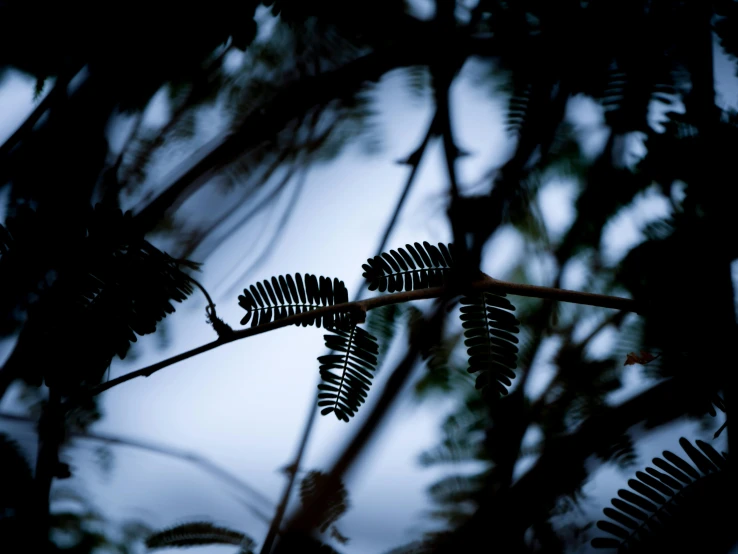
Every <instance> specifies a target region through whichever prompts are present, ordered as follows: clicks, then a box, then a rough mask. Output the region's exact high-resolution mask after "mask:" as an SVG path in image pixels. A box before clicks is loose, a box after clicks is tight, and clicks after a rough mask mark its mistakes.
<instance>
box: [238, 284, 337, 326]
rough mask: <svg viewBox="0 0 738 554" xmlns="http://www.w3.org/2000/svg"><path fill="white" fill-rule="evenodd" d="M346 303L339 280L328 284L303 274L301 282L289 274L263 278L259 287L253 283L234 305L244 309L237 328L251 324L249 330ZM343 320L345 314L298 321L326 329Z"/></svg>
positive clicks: (305, 324)
mask: <svg viewBox="0 0 738 554" xmlns="http://www.w3.org/2000/svg"><path fill="white" fill-rule="evenodd" d="M346 302H348V291H347V290H346V286H345V285H344V284H343V281H339V280H338V279H333V280H332V281H331V279H329V278H327V277H322V276H321V277H319V278H318V277H316V276H315V275H311V274H310V273H306V274H305V279H304V281H303V278H302V276H301V275H300V274H299V273H296V274H295V278H294V279H293V278H292V275H286V276H282V275H280V276H279V277H278V278H277V277H272V278H271V282H270V281H268V280H266V279H265V280H264V281H263V284H262V283H256V285H255V286H254V285H251V286H250V287H249V288H247V289H244V290H243V294H242V295H241V296H239V297H238V305H239V306H241V307H242V308H243V309H244V310H246V315H245V316H243V318H242V319H241V325H246V324H247V323H248V322H249V321H251V326H252V327H256V326H257V325H263V324H265V323H269V322H270V321H272V320H275V321H276V320H278V319H283V318H285V317H288V316H291V315H295V314H301V313H304V312H310V311H313V310H317V309H318V308H320V307H325V306H334V305H336V304H343V303H346ZM347 321H348V319H347V316H346V315H345V314H340V313H339V314H327V315H324V316H321V315H317V316H316V317H315V319H310V320H305V321H304V322H302V326H303V327H307V326H308V325H315V326H316V327H320V325H321V323H322V324H323V327H325V328H326V329H332V328H333V327H339V328H343V327H345V326H346V324H347Z"/></svg>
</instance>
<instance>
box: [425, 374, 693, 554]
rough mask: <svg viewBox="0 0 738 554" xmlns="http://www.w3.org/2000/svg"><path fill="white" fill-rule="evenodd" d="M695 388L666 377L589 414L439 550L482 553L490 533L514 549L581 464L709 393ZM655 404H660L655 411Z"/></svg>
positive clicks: (565, 488)
mask: <svg viewBox="0 0 738 554" xmlns="http://www.w3.org/2000/svg"><path fill="white" fill-rule="evenodd" d="M696 392H704V391H703V390H702V386H701V384H700V383H698V382H695V381H694V379H680V378H672V379H667V380H664V381H662V382H661V383H659V384H657V385H655V386H654V387H652V388H650V389H648V390H646V391H644V392H643V393H641V394H639V395H638V396H636V397H634V398H632V399H630V400H628V401H626V402H624V403H622V404H620V405H618V406H615V407H613V408H609V409H607V410H606V411H604V412H602V413H601V414H599V415H596V416H593V417H591V418H589V419H588V420H587V421H585V422H584V423H583V424H582V425H581V426H580V428H579V429H578V430H576V431H575V432H573V433H570V434H567V435H564V436H562V437H558V438H553V439H552V440H551V441H550V443H549V444H547V445H546V447H545V449H544V451H543V453H542V454H541V456H540V458H539V459H538V461H537V462H536V464H535V465H534V466H533V467H532V468H531V469H530V470H529V471H528V472H527V473H525V474H524V475H523V476H522V477H520V479H519V480H518V481H517V482H516V483H515V484H514V485H513V486H512V487H511V488H509V489H507V490H505V491H502V492H501V493H500V494H496V495H494V496H488V497H487V498H486V500H485V501H484V503H483V504H482V506H481V507H480V508H479V510H477V512H476V513H475V514H474V515H473V516H472V517H471V518H470V520H469V521H467V522H466V523H465V524H463V525H462V526H461V527H460V528H459V529H458V530H457V531H456V532H454V533H452V534H451V535H450V536H449V541H448V542H447V543H445V544H443V545H441V546H440V547H439V548H438V549H437V550H435V551H434V552H436V553H437V554H441V553H446V552H448V553H451V552H480V551H481V550H480V548H479V544H478V541H479V537H482V536H490V534H491V535H492V536H495V537H496V541H497V544H498V545H499V546H500V548H501V550H503V551H508V550H510V546H511V545H513V544H516V542H515V541H516V540H518V539H519V538H520V537H521V536H522V535H523V533H524V531H525V529H526V528H527V527H528V526H530V524H531V523H532V522H534V521H537V520H538V518H540V517H546V514H548V513H549V510H550V509H551V508H552V506H553V503H554V502H555V500H556V498H558V497H560V496H561V495H564V494H567V493H568V492H569V491H570V490H571V486H572V485H573V484H574V483H579V482H580V480H581V474H580V472H581V469H582V466H583V464H584V462H585V461H586V459H587V458H588V457H589V456H590V455H591V453H592V452H593V451H596V450H597V449H598V448H600V447H602V446H605V445H608V444H611V442H612V441H613V440H614V439H615V438H616V437H618V436H620V435H622V433H624V432H625V431H626V430H627V429H628V428H630V427H632V426H633V425H636V424H638V423H641V422H644V421H645V422H646V427H647V428H649V429H652V428H655V427H657V426H661V425H665V424H667V423H669V422H671V421H673V420H675V419H676V418H678V417H680V416H681V415H683V414H684V413H688V412H689V410H691V409H694V408H695V407H696V406H697V405H698V404H699V402H701V401H702V399H703V398H704V397H703V396H702V395H701V394H695V393H696ZM654 406H658V410H656V412H654Z"/></svg>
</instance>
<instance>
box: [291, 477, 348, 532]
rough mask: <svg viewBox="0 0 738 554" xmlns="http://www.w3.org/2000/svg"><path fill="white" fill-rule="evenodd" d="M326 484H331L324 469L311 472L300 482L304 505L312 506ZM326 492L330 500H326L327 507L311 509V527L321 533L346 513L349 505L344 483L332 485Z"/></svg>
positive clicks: (301, 497)
mask: <svg viewBox="0 0 738 554" xmlns="http://www.w3.org/2000/svg"><path fill="white" fill-rule="evenodd" d="M326 486H330V485H329V480H328V475H326V474H325V473H323V472H322V471H311V472H309V473H308V474H307V475H306V476H305V478H304V479H303V480H302V482H301V483H300V500H302V503H303V505H304V506H306V507H308V506H310V505H311V504H312V503H313V500H314V499H315V498H316V496H317V495H318V494H321V493H322V492H323V488H324V487H326ZM326 494H327V499H328V500H327V501H326V502H325V508H324V509H323V510H321V511H319V512H316V511H314V510H313V511H311V519H312V525H311V527H313V528H316V529H320V532H321V533H325V532H326V531H327V530H328V528H329V527H330V526H331V525H332V524H333V523H335V522H336V521H337V520H338V518H340V517H341V516H342V515H343V514H344V513H346V510H348V507H349V504H348V491H346V487H344V485H343V483H341V482H339V483H338V485H333V486H331V488H330V490H328V491H327V492H326ZM339 535H340V533H339ZM342 538H345V537H342ZM339 542H340V541H339Z"/></svg>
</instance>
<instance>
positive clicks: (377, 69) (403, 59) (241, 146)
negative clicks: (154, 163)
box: [136, 22, 493, 232]
mask: <svg viewBox="0 0 738 554" xmlns="http://www.w3.org/2000/svg"><path fill="white" fill-rule="evenodd" d="M416 27H417V29H416V30H414V32H413V33H412V34H408V35H407V37H400V38H399V39H398V40H397V42H396V43H394V44H393V45H392V47H389V48H386V49H383V50H381V51H376V52H373V53H370V54H367V55H365V56H362V57H360V58H358V59H356V60H354V61H353V62H350V63H348V64H346V65H345V66H343V67H341V68H339V69H337V70H334V71H330V72H325V73H321V74H319V75H314V76H309V77H305V78H303V79H300V80H299V81H297V82H295V83H292V84H291V85H286V86H285V87H284V88H283V89H282V90H280V91H279V92H278V93H277V94H275V96H274V97H273V98H272V99H271V100H270V101H269V102H267V103H266V104H265V105H264V106H262V107H261V108H259V109H258V110H255V111H253V112H252V113H251V114H250V115H249V116H247V117H245V118H244V120H243V122H242V123H241V126H240V127H239V129H237V130H235V131H232V132H230V133H229V134H227V135H225V136H224V137H222V138H218V139H215V140H213V141H212V142H211V143H209V144H208V145H206V146H205V147H203V149H202V152H203V154H202V155H200V157H199V159H198V160H197V161H196V162H195V163H194V164H192V165H191V166H190V167H188V168H186V169H182V170H179V171H178V172H177V176H176V177H175V178H174V179H173V180H172V182H171V183H170V184H169V185H168V186H167V187H166V188H165V189H164V191H163V192H162V193H161V194H160V195H159V196H158V197H157V198H155V199H154V200H153V201H152V202H151V203H150V204H149V205H148V206H146V207H145V208H144V209H142V210H141V211H140V212H139V213H138V214H137V216H136V221H137V223H138V225H139V227H140V228H141V229H142V230H143V231H145V232H148V231H150V230H152V229H153V228H154V226H155V225H156V224H157V223H158V221H159V220H160V219H161V218H162V216H163V215H164V214H165V213H166V212H167V211H168V210H169V209H170V207H171V206H172V205H173V204H174V203H175V201H176V200H177V199H178V198H179V197H180V196H181V195H182V194H183V193H184V192H185V191H186V190H187V189H188V188H189V187H190V186H192V185H194V184H196V183H198V182H201V181H202V180H206V179H208V178H209V177H210V176H212V175H213V174H214V173H215V172H217V171H218V170H219V169H220V168H222V167H224V166H225V165H227V164H229V163H231V162H232V161H233V160H235V159H237V158H238V157H239V156H240V155H241V153H243V152H244V151H246V150H248V149H250V148H252V147H254V146H255V145H256V144H259V143H260V142H262V141H263V139H264V137H265V136H273V135H274V134H275V133H276V132H278V131H279V130H280V129H282V128H284V126H285V125H286V124H287V123H288V122H289V121H292V120H293V119H296V118H297V117H299V116H300V114H303V113H305V112H307V111H308V110H310V108H312V107H313V106H317V105H325V104H327V103H328V102H329V101H330V100H332V99H335V98H345V97H349V96H351V95H352V94H354V93H355V92H356V91H357V90H359V89H360V87H361V86H362V85H363V83H365V82H373V81H377V80H378V79H379V78H380V77H382V75H384V74H385V73H387V72H388V71H390V70H392V69H396V68H398V67H406V66H410V65H427V64H428V63H430V62H431V61H432V60H433V58H434V56H435V52H436V50H437V48H433V47H432V46H433V45H434V44H435V43H436V42H437V37H435V35H434V28H433V26H431V25H429V24H426V23H423V22H416ZM410 37H411V38H410ZM453 38H454V41H453V42H452V43H451V44H449V45H444V47H448V48H451V49H452V50H454V52H455V55H457V56H460V55H464V56H467V55H474V54H475V53H480V54H483V55H489V54H491V53H492V50H493V48H490V45H491V43H490V41H489V40H480V39H473V38H470V37H468V36H464V35H462V34H461V33H459V35H458V36H454V37H453ZM492 46H493V45H492Z"/></svg>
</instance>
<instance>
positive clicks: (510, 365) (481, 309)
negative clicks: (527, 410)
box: [461, 292, 520, 395]
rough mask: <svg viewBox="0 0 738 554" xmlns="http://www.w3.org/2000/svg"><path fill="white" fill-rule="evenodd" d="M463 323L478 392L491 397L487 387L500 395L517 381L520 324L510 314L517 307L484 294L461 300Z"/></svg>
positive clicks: (501, 297)
mask: <svg viewBox="0 0 738 554" xmlns="http://www.w3.org/2000/svg"><path fill="white" fill-rule="evenodd" d="M461 304H462V308H461V321H462V327H463V328H464V329H465V331H464V337H465V338H466V340H465V341H464V345H465V346H466V347H467V354H468V355H469V368H468V370H467V371H468V372H469V373H476V372H477V371H480V372H481V373H480V374H479V376H478V377H477V382H476V387H477V389H483V392H484V393H485V394H490V389H489V388H487V386H488V385H492V389H493V390H496V391H497V392H498V393H499V394H501V395H506V394H507V392H508V389H507V387H509V386H510V385H512V379H514V378H515V372H514V371H513V370H514V369H516V367H517V353H518V347H517V346H515V345H516V344H517V343H518V338H517V336H516V335H517V334H518V332H519V331H520V329H519V327H518V325H520V322H519V321H518V320H517V318H516V317H515V316H514V315H513V314H512V313H511V312H512V311H513V310H515V306H513V305H512V303H511V302H510V301H509V300H508V299H507V298H505V296H504V295H499V294H493V293H490V292H483V293H481V294H477V295H474V296H466V297H464V298H462V299H461Z"/></svg>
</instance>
